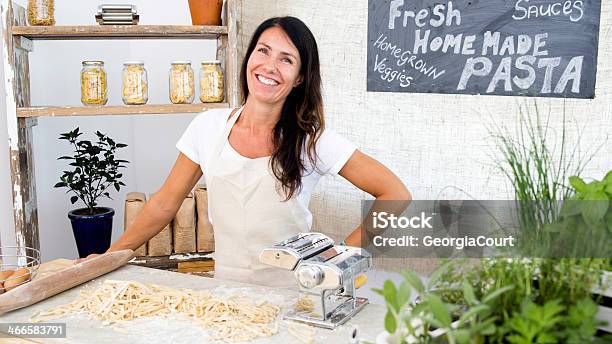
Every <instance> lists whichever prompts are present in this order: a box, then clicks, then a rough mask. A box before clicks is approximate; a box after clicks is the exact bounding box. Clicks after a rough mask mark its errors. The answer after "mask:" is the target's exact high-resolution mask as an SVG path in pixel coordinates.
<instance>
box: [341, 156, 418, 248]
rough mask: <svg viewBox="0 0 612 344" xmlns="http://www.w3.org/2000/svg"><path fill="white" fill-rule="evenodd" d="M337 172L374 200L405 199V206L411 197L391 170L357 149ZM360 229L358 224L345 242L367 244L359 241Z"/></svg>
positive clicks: (360, 236)
mask: <svg viewBox="0 0 612 344" xmlns="http://www.w3.org/2000/svg"><path fill="white" fill-rule="evenodd" d="M339 174H340V175H341V176H342V177H344V178H345V179H346V180H348V181H349V182H351V184H353V185H355V186H356V187H358V188H359V189H361V190H362V191H365V192H367V193H369V194H370V195H372V196H373V197H375V198H376V200H379V201H380V200H392V201H406V204H405V205H406V206H407V205H408V202H409V201H410V200H411V199H412V196H411V194H410V191H408V189H407V188H406V186H405V185H404V183H402V181H401V180H400V179H399V178H398V177H397V176H396V175H395V174H394V173H393V172H391V170H389V169H388V168H387V167H386V166H385V165H383V164H381V163H380V162H378V161H377V160H376V159H374V158H371V157H369V156H368V155H366V154H364V153H362V152H361V151H359V150H356V151H355V152H354V153H353V155H352V156H351V157H350V158H349V160H348V161H347V162H346V164H344V167H342V169H341V170H340V172H339ZM404 208H405V207H404ZM402 210H403V209H402ZM362 231H363V228H362V227H361V225H359V226H358V227H357V228H355V230H353V232H352V233H351V234H350V235H349V236H348V237H347V238H346V239H345V243H346V244H347V245H348V246H355V247H365V246H367V244H368V243H362V242H361V241H362V237H364V235H363V234H364V233H362Z"/></svg>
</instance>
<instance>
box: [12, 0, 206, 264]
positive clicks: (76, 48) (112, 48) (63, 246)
mask: <svg viewBox="0 0 612 344" xmlns="http://www.w3.org/2000/svg"><path fill="white" fill-rule="evenodd" d="M20 2H21V3H22V4H23V5H25V3H26V2H25V1H20ZM112 2H113V1H91V0H88V1H56V3H55V8H56V9H55V16H56V22H57V25H79V24H81V25H83V24H94V23H95V20H94V14H95V12H96V11H97V6H98V5H99V4H101V3H112ZM115 2H116V3H121V2H120V1H119V2H117V1H115ZM130 3H131V4H134V5H136V6H137V7H138V11H139V13H140V24H143V25H145V24H177V25H190V24H191V19H190V15H189V8H188V4H187V1H180V2H178V1H177V2H172V5H171V6H169V2H168V1H163V0H133V1H130ZM215 53H216V41H214V40H113V41H93V40H92V41H36V42H35V45H34V52H33V53H31V54H30V65H31V71H30V77H31V88H32V104H33V105H68V104H73V105H80V82H79V72H80V70H81V61H83V60H88V59H95V60H100V59H101V60H103V61H105V62H106V63H105V64H106V71H107V74H108V85H109V102H108V105H118V104H122V102H121V96H120V87H121V86H120V85H121V79H120V73H121V68H122V63H123V62H124V61H127V60H143V61H145V67H146V69H147V71H148V77H149V103H150V104H166V103H169V100H168V76H167V73H168V70H169V68H170V61H172V60H185V59H189V60H191V61H192V66H193V67H194V69H196V73H197V68H199V62H200V61H201V60H203V59H211V58H214V57H215ZM192 118H193V115H190V114H183V115H173V116H157V115H155V116H130V117H128V116H103V117H81V118H78V117H66V118H41V119H40V120H39V125H38V126H36V127H35V128H34V158H35V162H36V166H35V169H36V187H37V191H38V215H39V226H40V239H41V251H42V255H43V260H50V259H54V258H58V257H64V258H75V257H77V251H76V245H75V244H74V239H73V236H72V230H71V227H70V222H69V220H68V218H67V213H68V211H70V210H71V209H74V208H75V206H73V205H71V204H70V201H69V196H68V195H65V189H54V188H53V185H54V184H55V183H56V182H57V181H58V180H59V176H60V174H61V171H62V169H63V168H65V167H66V165H65V162H64V161H58V160H56V158H57V157H59V156H60V155H64V154H70V147H69V145H68V144H67V143H66V142H64V141H60V140H58V139H57V138H58V137H59V134H60V133H63V132H66V131H69V130H72V129H74V128H75V127H77V126H78V127H80V128H81V131H83V132H86V133H91V134H93V132H95V131H96V130H100V131H101V132H103V133H107V134H108V135H110V136H111V137H113V138H114V139H116V140H117V141H119V142H124V143H127V144H128V145H129V147H128V148H126V149H124V150H123V152H122V153H121V154H120V156H121V158H124V159H126V160H129V161H131V163H130V164H129V166H128V169H126V172H125V173H124V182H125V183H126V184H127V187H126V188H124V189H122V190H121V192H120V193H117V192H116V191H114V189H113V191H112V192H111V195H112V197H113V198H114V200H103V201H102V202H101V205H104V206H110V207H112V208H114V209H115V211H116V214H115V221H114V228H113V240H116V239H117V238H118V236H119V235H120V233H121V232H122V231H123V200H124V199H125V194H126V193H127V192H129V191H142V192H146V193H151V192H155V191H156V190H157V189H158V188H159V187H160V186H161V183H162V182H163V180H164V178H165V176H166V175H167V173H168V172H169V170H170V168H171V167H172V164H173V162H174V159H176V156H177V151H176V149H175V148H174V144H175V142H176V140H178V138H179V136H180V135H181V133H182V132H183V130H184V129H185V127H186V126H187V125H188V124H189V122H190V121H191V119H192ZM4 132H5V131H4ZM90 138H92V139H93V136H90ZM5 141H6V140H4V141H3V142H5ZM77 205H78V206H79V207H80V206H82V204H80V203H77ZM2 209H5V208H4V207H3V208H2Z"/></svg>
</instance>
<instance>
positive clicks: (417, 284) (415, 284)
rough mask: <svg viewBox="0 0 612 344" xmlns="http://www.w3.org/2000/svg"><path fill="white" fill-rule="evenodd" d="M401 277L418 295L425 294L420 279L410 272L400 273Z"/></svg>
mask: <svg viewBox="0 0 612 344" xmlns="http://www.w3.org/2000/svg"><path fill="white" fill-rule="evenodd" d="M402 276H404V279H405V280H406V282H408V284H410V286H412V288H414V289H415V290H416V291H417V292H418V293H419V294H423V293H424V292H425V286H424V285H423V282H422V281H421V278H420V277H419V276H418V275H417V274H416V273H415V272H414V271H412V270H408V271H404V272H402Z"/></svg>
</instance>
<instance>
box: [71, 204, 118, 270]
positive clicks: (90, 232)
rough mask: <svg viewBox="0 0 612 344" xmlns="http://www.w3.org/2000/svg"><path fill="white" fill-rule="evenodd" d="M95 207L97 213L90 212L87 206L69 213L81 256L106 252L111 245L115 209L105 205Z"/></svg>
mask: <svg viewBox="0 0 612 344" xmlns="http://www.w3.org/2000/svg"><path fill="white" fill-rule="evenodd" d="M94 209H95V211H96V213H95V214H93V215H90V214H88V209H87V208H81V209H75V210H72V211H70V212H69V213H68V218H69V219H70V222H71V223H72V232H73V233H74V239H75V241H76V244H77V249H78V250H79V257H81V258H85V257H87V256H88V255H90V254H92V253H104V252H106V250H108V248H109V247H110V243H111V235H112V232H113V215H115V210H113V209H112V208H103V207H98V208H94Z"/></svg>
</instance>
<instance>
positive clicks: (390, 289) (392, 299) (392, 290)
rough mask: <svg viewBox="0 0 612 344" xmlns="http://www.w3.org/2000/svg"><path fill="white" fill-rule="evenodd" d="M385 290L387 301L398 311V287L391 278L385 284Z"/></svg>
mask: <svg viewBox="0 0 612 344" xmlns="http://www.w3.org/2000/svg"><path fill="white" fill-rule="evenodd" d="M383 292H384V293H385V301H387V303H388V304H389V305H390V306H391V307H392V308H393V309H394V310H395V311H396V312H397V311H398V310H399V307H398V305H397V288H396V287H395V284H393V282H392V281H391V280H386V281H385V283H384V284H383Z"/></svg>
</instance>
